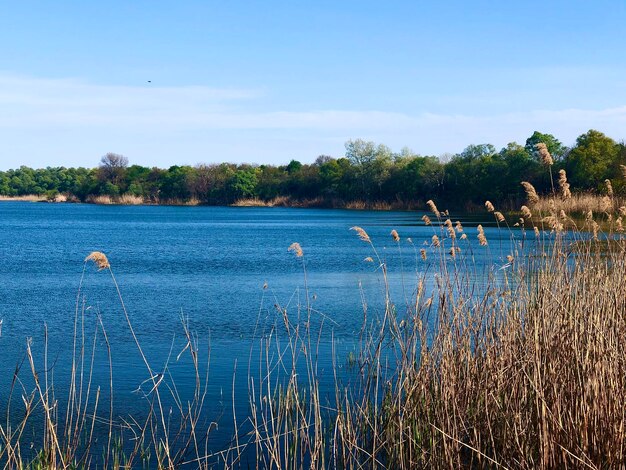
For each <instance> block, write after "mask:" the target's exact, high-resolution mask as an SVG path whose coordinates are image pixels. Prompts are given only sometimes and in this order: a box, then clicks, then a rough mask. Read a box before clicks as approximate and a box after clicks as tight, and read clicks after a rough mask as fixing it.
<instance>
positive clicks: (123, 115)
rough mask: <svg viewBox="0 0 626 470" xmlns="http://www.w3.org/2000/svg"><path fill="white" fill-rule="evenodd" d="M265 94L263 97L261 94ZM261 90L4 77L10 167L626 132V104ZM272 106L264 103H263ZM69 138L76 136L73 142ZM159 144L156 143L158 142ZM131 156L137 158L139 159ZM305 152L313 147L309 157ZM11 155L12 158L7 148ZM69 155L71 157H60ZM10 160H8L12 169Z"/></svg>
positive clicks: (261, 159) (454, 148) (0, 94)
mask: <svg viewBox="0 0 626 470" xmlns="http://www.w3.org/2000/svg"><path fill="white" fill-rule="evenodd" d="M261 98H263V99H261ZM265 98H267V97H266V96H262V95H261V94H260V93H259V92H258V91H256V90H239V89H220V88H210V87H204V86H188V87H162V86H161V87H159V86H152V85H151V84H146V86H113V85H98V84H92V83H88V82H85V81H83V80H78V79H39V78H30V77H19V76H14V75H10V74H0V107H1V108H2V110H3V112H2V113H1V114H0V139H2V141H3V142H4V146H5V149H7V148H8V149H10V150H11V160H12V161H11V162H6V161H5V160H6V158H7V157H0V159H1V160H3V161H1V162H0V163H2V166H4V167H5V168H6V167H9V166H10V167H14V166H16V165H18V166H19V165H20V164H22V163H24V164H32V162H33V161H42V157H40V156H38V155H46V156H49V157H46V158H49V159H50V160H48V161H45V163H44V165H45V164H49V165H55V164H65V165H69V164H75V162H76V161H81V164H86V163H83V162H84V159H85V156H86V155H88V156H89V158H94V155H95V156H98V155H99V154H101V153H103V152H106V151H109V150H115V151H117V152H120V153H128V154H129V157H131V158H132V159H133V161H136V162H138V163H139V162H141V163H143V164H149V165H152V164H160V165H168V164H174V163H181V160H182V159H183V158H184V159H185V161H186V162H188V163H189V162H190V161H189V158H192V159H193V160H191V163H193V162H194V160H195V161H200V160H202V161H222V160H232V161H255V162H258V163H265V162H267V163H277V162H282V161H284V160H285V159H290V158H299V159H302V160H303V161H306V160H307V159H309V160H312V159H314V158H315V156H316V155H317V154H319V153H330V154H333V155H341V153H342V152H343V142H345V141H346V140H348V139H351V138H357V137H362V138H366V139H370V140H376V141H378V142H384V143H386V144H388V145H390V146H392V147H393V148H401V147H402V146H405V145H408V146H410V147H411V148H413V149H414V150H415V151H417V152H420V153H422V154H430V155H433V154H434V155H438V154H442V153H444V152H458V151H460V150H462V149H463V148H464V147H465V146H467V145H468V144H471V143H483V142H490V143H493V144H494V145H496V146H497V147H501V146H504V145H506V143H508V142H510V141H513V140H516V141H518V142H522V143H523V142H524V141H525V139H526V138H527V137H528V136H530V135H531V134H532V132H533V131H534V130H540V131H542V132H550V133H552V134H554V135H556V136H557V137H558V138H559V139H561V140H562V141H563V142H564V143H566V144H571V143H573V142H574V140H575V138H576V137H577V136H578V135H580V134H581V133H583V132H585V131H587V130H588V129H590V128H596V129H599V130H601V131H603V132H605V133H607V134H608V135H610V136H611V137H613V138H615V139H621V138H623V137H624V135H623V132H624V129H626V106H623V105H620V106H616V107H611V108H606V109H595V110H594V109H582V108H580V109H579V108H572V109H529V110H526V111H519V112H514V113H493V114H486V113H485V114H470V113H468V114H461V113H457V114H446V113H432V112H426V111H422V112H419V111H418V112H416V113H415V114H407V113H398V112H390V111H387V110H369V111H355V110H349V109H348V110H345V109H344V110H341V109H335V110H333V109H320V110H295V111H294V110H271V109H267V108H268V107H269V105H266V104H265V101H266V100H265ZM263 106H265V109H263ZM68 135H72V136H74V135H75V136H76V137H75V138H72V140H70V141H68ZM152 142H158V144H152ZM316 149H318V150H316ZM131 152H133V153H134V154H132V155H131ZM303 152H305V153H303ZM7 155H8V154H7ZM59 155H63V158H64V159H66V160H64V161H59V158H58V157H57V158H55V156H59ZM7 165H8V166H7Z"/></svg>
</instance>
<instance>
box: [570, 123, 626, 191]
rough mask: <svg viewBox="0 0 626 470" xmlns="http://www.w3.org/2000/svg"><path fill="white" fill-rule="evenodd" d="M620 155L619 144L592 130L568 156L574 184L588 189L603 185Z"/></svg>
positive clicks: (577, 141) (580, 139)
mask: <svg viewBox="0 0 626 470" xmlns="http://www.w3.org/2000/svg"><path fill="white" fill-rule="evenodd" d="M619 153H620V149H619V146H618V144H617V142H615V141H614V140H613V139H611V138H610V137H607V136H606V135H604V134H603V133H602V132H599V131H596V130H593V129H591V130H589V131H587V132H586V133H585V134H582V135H581V136H579V137H578V139H576V146H575V147H574V148H573V149H572V150H571V151H570V152H569V154H568V156H567V161H566V166H567V169H568V173H569V176H570V179H571V180H572V183H573V184H574V185H576V186H578V187H581V188H586V189H587V188H594V187H597V186H598V185H599V184H602V182H603V181H604V180H605V179H606V178H608V177H610V176H611V174H610V170H611V168H612V167H614V166H615V162H616V161H617V160H618V158H619Z"/></svg>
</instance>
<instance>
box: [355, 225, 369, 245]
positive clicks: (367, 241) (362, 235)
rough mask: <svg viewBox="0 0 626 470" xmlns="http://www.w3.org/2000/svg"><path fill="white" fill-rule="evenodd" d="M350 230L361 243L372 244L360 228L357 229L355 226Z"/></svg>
mask: <svg viewBox="0 0 626 470" xmlns="http://www.w3.org/2000/svg"><path fill="white" fill-rule="evenodd" d="M350 230H354V231H355V232H356V234H357V235H358V236H359V239H361V240H362V241H364V242H366V243H372V240H371V239H370V236H369V235H368V234H367V232H366V231H365V230H363V229H362V228H361V227H357V226H356V225H355V226H354V227H351V228H350Z"/></svg>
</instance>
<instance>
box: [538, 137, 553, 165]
mask: <svg viewBox="0 0 626 470" xmlns="http://www.w3.org/2000/svg"><path fill="white" fill-rule="evenodd" d="M535 153H536V154H537V155H538V156H539V159H540V160H541V163H543V164H544V165H547V166H551V165H553V164H554V160H553V159H552V155H550V152H549V151H548V147H547V146H546V144H544V143H543V142H539V143H538V144H535Z"/></svg>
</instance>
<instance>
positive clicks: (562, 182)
mask: <svg viewBox="0 0 626 470" xmlns="http://www.w3.org/2000/svg"><path fill="white" fill-rule="evenodd" d="M559 188H560V189H561V197H562V198H563V199H570V198H571V197H572V192H571V191H570V185H569V183H568V182H567V173H565V170H559Z"/></svg>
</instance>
